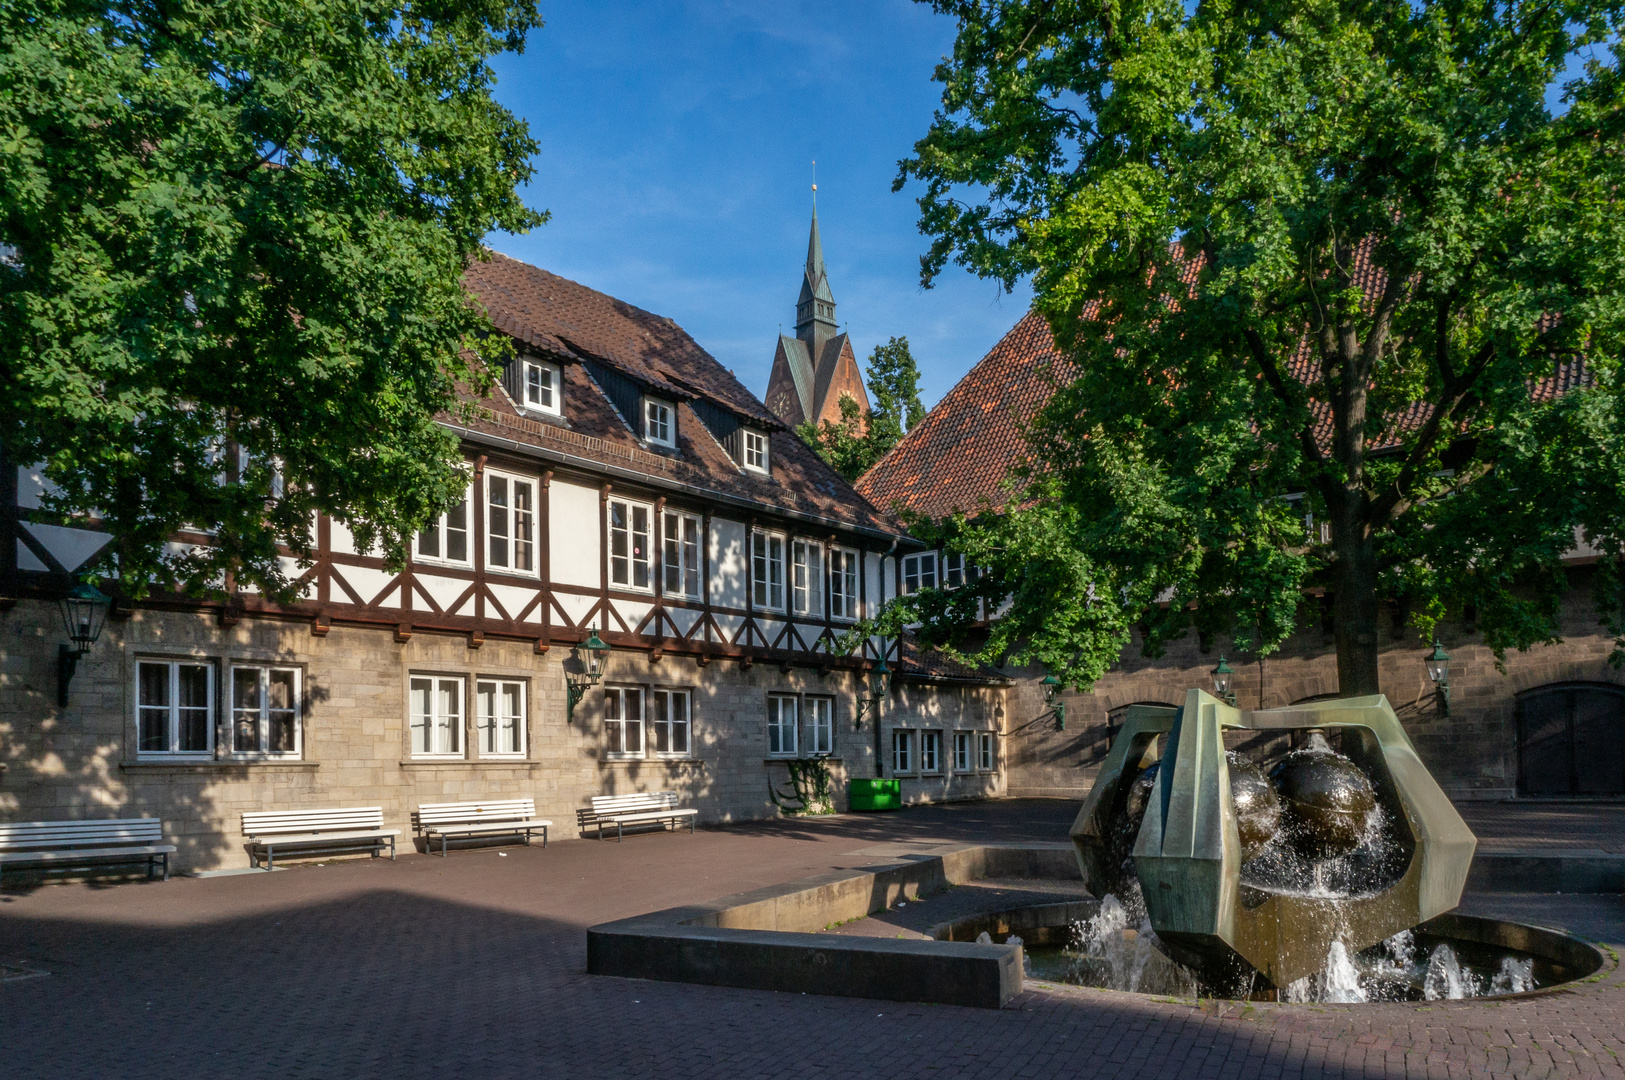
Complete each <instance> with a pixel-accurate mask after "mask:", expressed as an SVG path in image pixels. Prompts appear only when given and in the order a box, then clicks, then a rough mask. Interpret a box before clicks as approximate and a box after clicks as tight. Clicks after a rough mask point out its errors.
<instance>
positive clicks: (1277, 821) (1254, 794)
mask: <svg viewBox="0 0 1625 1080" xmlns="http://www.w3.org/2000/svg"><path fill="white" fill-rule="evenodd" d="M1225 765H1226V767H1227V768H1228V769H1229V771H1230V806H1231V809H1232V810H1234V812H1235V815H1236V831H1237V832H1239V833H1240V834H1241V859H1242V861H1243V862H1247V861H1248V860H1250V859H1252V858H1253V857H1254V856H1256V855H1257V854H1258V853H1259V852H1260V851H1262V850H1264V847H1265V846H1266V845H1267V844H1269V842H1270V841H1271V840H1273V839H1274V838H1275V833H1276V831H1277V830H1279V829H1280V827H1281V800H1280V799H1279V798H1277V797H1276V795H1275V789H1274V788H1273V787H1271V786H1270V782H1269V780H1268V779H1266V778H1265V776H1264V770H1263V769H1260V768H1259V767H1258V766H1257V765H1255V764H1253V763H1252V762H1251V761H1248V760H1247V759H1246V758H1244V757H1242V756H1241V755H1240V754H1237V753H1235V752H1231V753H1228V754H1226V755H1225Z"/></svg>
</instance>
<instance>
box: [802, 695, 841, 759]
mask: <svg viewBox="0 0 1625 1080" xmlns="http://www.w3.org/2000/svg"><path fill="white" fill-rule="evenodd" d="M803 700H804V702H805V712H806V716H807V753H809V754H814V755H817V754H832V753H834V752H835V699H834V698H827V697H807V698H805V699H803Z"/></svg>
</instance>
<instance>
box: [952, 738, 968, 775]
mask: <svg viewBox="0 0 1625 1080" xmlns="http://www.w3.org/2000/svg"><path fill="white" fill-rule="evenodd" d="M971 735H972V733H971V732H969V731H956V732H954V772H970V771H971Z"/></svg>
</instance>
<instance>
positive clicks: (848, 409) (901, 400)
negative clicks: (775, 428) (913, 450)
mask: <svg viewBox="0 0 1625 1080" xmlns="http://www.w3.org/2000/svg"><path fill="white" fill-rule="evenodd" d="M867 367H868V371H867V375H866V377H867V382H868V386H869V392H870V393H871V394H873V395H874V406H873V408H872V409H871V410H870V412H869V416H868V419H867V422H866V421H865V419H864V417H863V414H862V409H861V407H860V406H859V405H858V403H857V402H856V401H855V400H854V399H853V398H852V397H851V396H850V395H846V394H843V395H842V396H841V422H840V423H839V424H835V423H831V422H830V421H828V420H825V421H824V422H823V423H822V424H818V425H815V424H814V423H813V422H812V421H810V420H809V421H807V422H806V423H804V424H802V425H801V426H800V427H798V428H796V434H797V435H799V436H801V439H802V441H803V442H805V443H806V444H807V445H808V446H811V447H812V448H813V449H814V450H816V451H818V455H819V456H820V457H822V458H823V459H824V460H825V461H826V462H828V463H829V466H830V467H831V468H833V469H834V470H835V471H836V472H838V473H840V474H841V475H842V476H844V477H846V479H847V480H856V479H857V478H858V477H860V476H862V475H863V474H864V473H866V472H868V471H869V469H870V467H871V466H873V465H874V463H875V462H877V461H879V460H880V459H881V458H883V457H885V456H886V455H887V454H888V453H890V451H891V448H892V447H894V446H896V445H897V443H898V441H899V440H901V439H902V437H903V435H904V434H905V433H907V431H908V429H909V428H911V427H913V426H914V425H915V424H917V423H919V422H920V420H921V419H922V418H924V416H925V406H923V405H921V404H920V369H919V366H918V365H917V364H915V362H914V354H913V353H912V352H910V351H909V347H908V338H906V337H894V338H890V339H888V340H887V341H886V343H885V344H884V345H876V346H875V347H874V350H873V351H872V352H870V353H869V361H868V365H867Z"/></svg>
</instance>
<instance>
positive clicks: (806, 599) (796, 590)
mask: <svg viewBox="0 0 1625 1080" xmlns="http://www.w3.org/2000/svg"><path fill="white" fill-rule="evenodd" d="M790 609H791V610H792V611H794V612H795V613H796V614H797V615H822V614H823V613H824V549H823V547H822V546H821V545H819V544H818V543H817V542H816V541H812V540H797V541H795V542H794V543H792V544H791V545H790Z"/></svg>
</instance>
